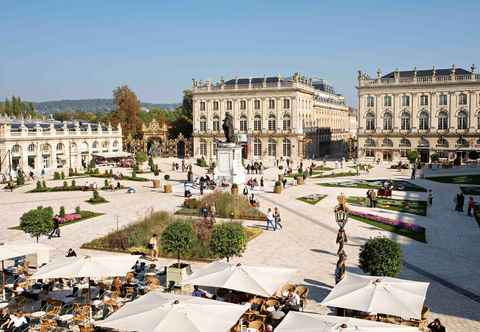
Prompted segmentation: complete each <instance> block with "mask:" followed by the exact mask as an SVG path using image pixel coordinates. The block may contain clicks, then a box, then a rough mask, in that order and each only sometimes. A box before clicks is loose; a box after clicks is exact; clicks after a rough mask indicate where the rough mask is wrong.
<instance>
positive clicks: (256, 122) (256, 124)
mask: <svg viewBox="0 0 480 332" xmlns="http://www.w3.org/2000/svg"><path fill="white" fill-rule="evenodd" d="M253 130H255V131H260V130H262V117H261V116H260V115H258V114H257V115H255V117H254V118H253Z"/></svg>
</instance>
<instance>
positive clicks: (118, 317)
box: [95, 290, 248, 332]
mask: <svg viewBox="0 0 480 332" xmlns="http://www.w3.org/2000/svg"><path fill="white" fill-rule="evenodd" d="M247 309H248V305H238V304H232V303H227V302H220V301H214V300H209V299H204V298H200V297H193V296H186V295H175V294H171V293H163V292H162V291H160V290H157V291H152V292H149V293H148V294H146V295H144V296H142V297H140V298H138V299H137V300H135V301H133V302H130V303H127V304H126V305H125V306H123V307H122V308H121V309H119V310H118V311H117V312H115V313H113V314H112V315H111V316H110V317H108V318H107V319H105V320H103V321H99V322H96V323H95V325H97V326H100V327H108V328H112V329H117V330H121V331H137V332H157V331H158V332H160V331H162V332H163V331H175V332H217V331H218V332H227V331H230V329H231V328H232V327H233V326H234V325H235V324H236V323H237V321H238V320H239V319H240V317H241V316H242V315H243V314H244V313H245V311H246V310H247Z"/></svg>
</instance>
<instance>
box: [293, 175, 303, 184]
mask: <svg viewBox="0 0 480 332" xmlns="http://www.w3.org/2000/svg"><path fill="white" fill-rule="evenodd" d="M295 179H296V180H297V184H298V185H302V184H304V183H305V182H304V178H303V174H299V175H297V176H296V177H295Z"/></svg>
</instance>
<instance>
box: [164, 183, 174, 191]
mask: <svg viewBox="0 0 480 332" xmlns="http://www.w3.org/2000/svg"><path fill="white" fill-rule="evenodd" d="M163 191H164V192H165V193H171V192H173V188H172V185H171V184H170V183H167V184H164V185H163Z"/></svg>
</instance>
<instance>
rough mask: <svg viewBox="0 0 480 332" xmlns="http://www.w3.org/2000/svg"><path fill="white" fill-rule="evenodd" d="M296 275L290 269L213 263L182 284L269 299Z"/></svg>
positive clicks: (193, 274)
mask: <svg viewBox="0 0 480 332" xmlns="http://www.w3.org/2000/svg"><path fill="white" fill-rule="evenodd" d="M295 273H296V270H294V269H289V268H279V267H269V266H249V265H242V264H237V265H231V264H228V263H225V262H213V263H210V264H209V265H207V266H206V267H205V268H203V269H201V270H198V271H196V272H194V273H192V274H191V275H190V276H188V277H187V278H185V279H184V280H183V282H182V284H184V285H198V286H206V287H218V288H226V289H231V290H236V291H239V292H244V293H249V294H254V295H259V296H263V297H269V296H272V295H273V294H275V292H276V291H277V290H278V289H279V288H280V287H281V286H283V285H284V284H285V283H287V282H289V281H290V280H291V279H292V278H293V276H294V275H295Z"/></svg>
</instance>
